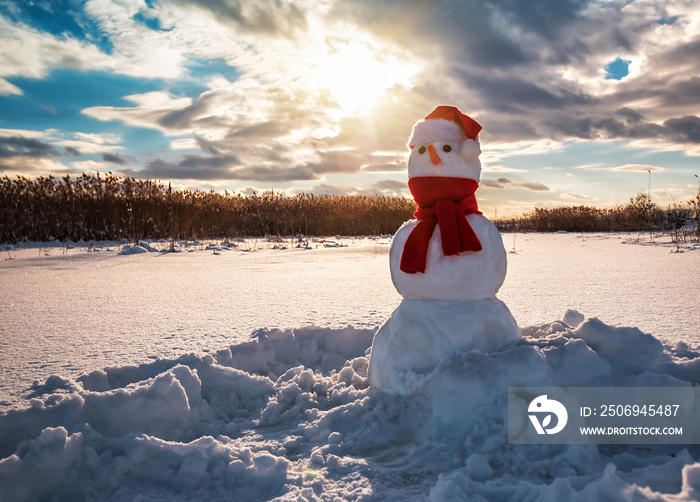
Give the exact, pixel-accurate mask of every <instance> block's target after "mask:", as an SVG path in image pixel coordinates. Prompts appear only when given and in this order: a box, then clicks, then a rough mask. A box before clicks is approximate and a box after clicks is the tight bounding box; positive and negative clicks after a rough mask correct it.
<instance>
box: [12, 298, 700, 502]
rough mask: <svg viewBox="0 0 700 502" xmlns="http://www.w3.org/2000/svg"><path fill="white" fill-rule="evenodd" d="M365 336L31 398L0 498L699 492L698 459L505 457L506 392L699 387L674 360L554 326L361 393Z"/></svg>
mask: <svg viewBox="0 0 700 502" xmlns="http://www.w3.org/2000/svg"><path fill="white" fill-rule="evenodd" d="M568 318H569V319H570V320H572V321H579V319H578V318H579V316H577V315H575V313H574V312H571V313H568ZM573 324H575V322H573ZM372 335H373V332H372V330H357V329H353V328H350V327H348V328H346V329H343V330H330V329H319V328H303V329H295V330H260V331H258V332H256V333H255V334H254V338H253V339H252V340H251V341H250V342H247V343H244V344H239V345H233V346H231V347H229V348H227V349H224V350H221V351H219V352H217V353H215V354H209V355H204V356H199V355H188V356H183V357H181V358H179V359H177V360H157V361H154V362H152V363H149V364H145V365H140V366H128V367H121V368H107V369H105V370H104V371H99V372H93V373H91V374H88V375H84V376H83V377H81V378H79V379H78V381H77V382H66V381H63V380H61V379H59V377H56V378H52V379H50V380H51V381H49V382H47V383H46V384H45V385H38V384H37V385H35V386H34V387H33V389H32V390H33V392H34V393H35V394H36V396H37V397H36V398H35V399H34V400H33V401H32V406H31V407H30V408H29V409H25V410H17V411H10V412H8V413H6V414H4V415H0V457H2V460H0V500H2V502H5V501H10V500H11V501H23V500H43V499H47V500H48V499H50V498H51V499H52V500H114V501H117V500H134V499H140V500H270V499H274V500H280V501H293V500H366V499H383V498H392V499H396V500H404V501H406V500H421V501H422V500H426V499H429V500H433V501H442V500H455V501H458V500H489V501H500V500H503V501H509V500H586V501H588V500H602V499H606V500H635V501H641V500H697V499H698V497H699V496H700V462H699V457H700V448H699V447H698V446H697V445H659V446H645V447H643V448H641V447H636V446H610V445H606V446H602V445H601V446H598V445H509V444H508V443H507V430H506V425H505V420H506V416H507V409H506V404H507V399H506V397H507V396H506V393H507V388H508V387H509V386H522V385H537V386H547V385H562V386H563V385H569V386H588V385H595V386H612V385H631V386H634V385H638V386H688V385H697V384H698V383H699V382H700V357H699V356H700V354H699V353H697V352H695V351H693V350H691V349H689V348H688V347H686V346H681V345H677V346H676V347H667V346H664V345H662V344H661V343H660V342H659V341H658V340H656V339H655V338H654V337H652V336H651V335H648V334H645V333H642V332H641V331H639V330H638V329H636V328H620V327H613V326H609V325H607V324H605V323H603V322H601V321H599V320H597V319H584V320H583V321H581V322H579V323H578V325H577V326H575V327H574V326H572V325H569V324H567V323H565V322H563V321H555V322H552V323H548V324H544V325H540V326H531V327H527V328H523V329H522V335H523V337H522V339H520V340H517V341H514V342H513V343H512V344H510V345H508V346H506V347H504V348H503V349H501V350H499V351H497V352H480V351H477V350H471V351H469V352H460V353H455V354H450V355H448V356H445V357H444V358H443V359H442V360H441V361H439V363H438V365H437V367H436V369H435V370H434V375H433V377H432V378H431V383H430V385H431V388H430V392H424V393H419V394H415V395H409V396H405V397H400V396H396V395H391V394H387V393H384V392H382V391H380V390H378V389H376V388H374V387H373V386H371V385H369V379H368V366H369V357H368V355H366V351H367V349H368V348H369V347H370V344H371V341H372ZM39 479H40V480H41V482H40V483H38V482H37V480H39Z"/></svg>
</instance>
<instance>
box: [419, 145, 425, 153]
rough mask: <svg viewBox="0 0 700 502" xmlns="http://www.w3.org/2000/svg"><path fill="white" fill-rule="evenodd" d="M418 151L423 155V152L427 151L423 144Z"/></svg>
mask: <svg viewBox="0 0 700 502" xmlns="http://www.w3.org/2000/svg"><path fill="white" fill-rule="evenodd" d="M418 153H420V154H421V155H423V154H424V153H425V147H424V146H421V147H420V148H419V149H418Z"/></svg>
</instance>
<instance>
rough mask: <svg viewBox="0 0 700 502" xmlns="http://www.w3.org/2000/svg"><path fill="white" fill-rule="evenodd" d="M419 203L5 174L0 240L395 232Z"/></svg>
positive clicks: (0, 201) (114, 178)
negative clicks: (222, 192)
mask: <svg viewBox="0 0 700 502" xmlns="http://www.w3.org/2000/svg"><path fill="white" fill-rule="evenodd" d="M414 211H415V204H414V202H413V201H412V200H410V199H406V198H403V197H382V196H360V195H352V196H342V197H341V196H336V195H320V196H314V195H311V194H299V195H295V196H293V197H286V196H284V195H282V194H279V193H274V192H265V193H262V194H259V195H252V196H246V195H240V194H232V193H229V192H225V193H224V194H220V193H217V192H214V191H210V192H206V191H199V190H172V189H171V187H170V185H169V184H168V185H164V184H163V183H160V182H156V181H151V180H137V179H134V178H122V177H119V176H114V175H112V174H111V173H108V174H106V175H100V174H99V173H97V174H95V175H88V174H83V175H82V176H79V177H77V178H70V177H69V176H65V177H63V178H62V179H55V178H53V177H52V176H49V177H39V178H36V179H29V178H25V177H21V176H18V177H17V178H16V179H10V178H9V177H7V176H4V177H2V178H0V242H11V243H15V242H17V241H20V240H23V239H27V240H33V241H42V242H45V241H48V240H52V239H59V240H72V241H77V240H80V239H83V240H86V241H88V240H117V239H123V238H126V239H131V240H139V239H171V238H172V239H192V238H233V237H245V236H263V235H280V236H288V235H298V234H304V235H378V234H391V233H393V232H395V231H396V230H397V229H398V228H399V226H401V224H402V223H403V222H404V221H406V220H408V219H410V218H411V217H412V216H411V215H412V214H413V212H414Z"/></svg>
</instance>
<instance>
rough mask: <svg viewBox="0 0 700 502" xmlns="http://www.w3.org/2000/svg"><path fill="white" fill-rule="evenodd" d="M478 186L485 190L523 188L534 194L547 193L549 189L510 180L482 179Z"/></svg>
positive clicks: (529, 182)
mask: <svg viewBox="0 0 700 502" xmlns="http://www.w3.org/2000/svg"><path fill="white" fill-rule="evenodd" d="M479 184H480V185H481V186H482V187H487V188H498V189H504V188H524V189H526V190H532V191H535V192H548V191H549V187H548V186H547V185H544V184H542V183H539V182H536V181H513V180H511V179H510V178H497V179H495V180H491V179H482V180H481V181H480V182H479Z"/></svg>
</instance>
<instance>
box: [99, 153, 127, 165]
mask: <svg viewBox="0 0 700 502" xmlns="http://www.w3.org/2000/svg"><path fill="white" fill-rule="evenodd" d="M102 160H104V161H105V162H109V163H110V164H119V165H120V166H124V165H126V159H125V158H124V157H122V156H121V155H119V154H118V153H103V154H102Z"/></svg>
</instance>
